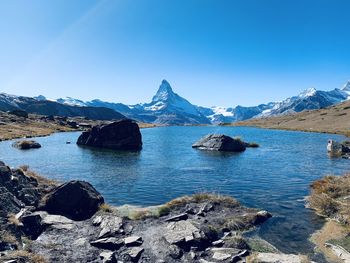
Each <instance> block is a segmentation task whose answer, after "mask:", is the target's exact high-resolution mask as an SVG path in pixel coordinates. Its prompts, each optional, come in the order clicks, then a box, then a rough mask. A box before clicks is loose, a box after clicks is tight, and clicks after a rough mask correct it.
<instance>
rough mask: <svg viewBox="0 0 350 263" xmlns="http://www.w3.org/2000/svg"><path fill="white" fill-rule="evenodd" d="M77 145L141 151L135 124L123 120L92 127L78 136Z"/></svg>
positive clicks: (138, 129)
mask: <svg viewBox="0 0 350 263" xmlns="http://www.w3.org/2000/svg"><path fill="white" fill-rule="evenodd" d="M77 144H78V145H86V146H93V147H99V148H108V149H113V150H130V151H135V150H136V151H138V150H141V149H142V138H141V132H140V128H139V126H138V125H137V123H136V122H134V121H132V120H129V119H125V120H120V121H116V122H112V123H110V124H106V125H98V126H94V127H92V128H91V129H90V130H88V131H85V132H83V133H82V134H81V135H80V136H79V138H78V141H77Z"/></svg>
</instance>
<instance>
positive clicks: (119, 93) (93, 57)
mask: <svg viewBox="0 0 350 263" xmlns="http://www.w3.org/2000/svg"><path fill="white" fill-rule="evenodd" d="M349 10H350V1H348V0H283V1H281V0H227V1H225V0H219V1H218V0H211V1H209V0H177V1H174V0H148V1H146V0H140V1H127V0H123V1H119V0H101V1H96V0H75V1H71V0H50V1H46V0H0V43H1V44H0V91H2V92H7V93H10V94H18V95H28V96H35V95H38V94H43V95H45V96H47V97H51V98H58V97H64V96H71V97H76V98H81V99H85V100H88V99H93V98H100V99H103V100H107V101H114V102H123V103H129V104H134V103H138V102H147V101H149V100H150V99H151V97H152V96H153V94H154V93H155V92H156V90H157V88H158V86H159V84H160V82H161V80H162V79H167V80H168V81H169V82H170V84H171V85H172V87H173V88H174V90H175V91H176V92H177V93H179V94H180V95H182V96H183V97H185V98H187V99H188V100H190V101H191V102H192V103H194V104H198V105H203V106H212V105H220V106H235V105H237V104H240V105H246V106H249V105H255V104H259V103H263V102H269V101H276V100H281V99H284V98H285V97H288V96H291V95H295V94H297V93H299V92H301V91H302V90H304V89H306V88H309V87H315V88H318V89H323V90H330V89H333V88H337V87H338V88H339V87H341V86H342V85H343V84H344V83H345V82H346V81H347V80H348V79H350V34H349V30H350V19H349Z"/></svg>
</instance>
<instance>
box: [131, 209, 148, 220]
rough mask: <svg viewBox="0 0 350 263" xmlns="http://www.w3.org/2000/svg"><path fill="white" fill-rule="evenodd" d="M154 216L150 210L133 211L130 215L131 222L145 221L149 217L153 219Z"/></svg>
mask: <svg viewBox="0 0 350 263" xmlns="http://www.w3.org/2000/svg"><path fill="white" fill-rule="evenodd" d="M153 216H154V215H153V214H152V212H151V211H149V210H148V209H137V210H133V211H131V212H130V214H129V216H128V217H129V219H131V220H144V219H146V218H149V217H153Z"/></svg>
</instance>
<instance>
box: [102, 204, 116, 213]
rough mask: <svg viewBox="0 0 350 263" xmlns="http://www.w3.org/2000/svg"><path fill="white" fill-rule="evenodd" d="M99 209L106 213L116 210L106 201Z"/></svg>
mask: <svg viewBox="0 0 350 263" xmlns="http://www.w3.org/2000/svg"><path fill="white" fill-rule="evenodd" d="M99 210H100V211H102V212H106V213H113V211H114V209H113V207H112V206H110V205H109V204H106V203H103V204H102V205H100V207H99Z"/></svg>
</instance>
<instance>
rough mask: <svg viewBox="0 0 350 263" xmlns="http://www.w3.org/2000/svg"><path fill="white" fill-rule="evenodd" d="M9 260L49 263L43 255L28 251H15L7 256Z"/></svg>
mask: <svg viewBox="0 0 350 263" xmlns="http://www.w3.org/2000/svg"><path fill="white" fill-rule="evenodd" d="M7 257H8V258H12V259H14V258H22V259H24V261H25V262H28V263H47V262H48V261H47V260H46V259H45V258H44V257H43V256H41V255H38V254H35V253H32V252H29V251H26V250H15V251H12V252H10V253H9V254H8V255H7Z"/></svg>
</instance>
